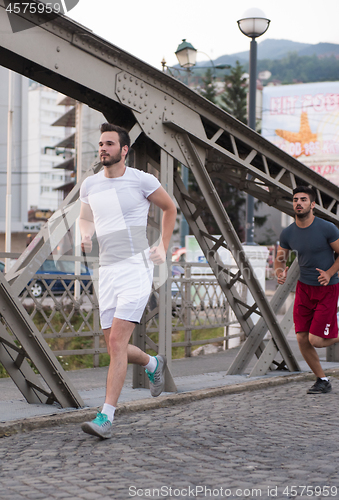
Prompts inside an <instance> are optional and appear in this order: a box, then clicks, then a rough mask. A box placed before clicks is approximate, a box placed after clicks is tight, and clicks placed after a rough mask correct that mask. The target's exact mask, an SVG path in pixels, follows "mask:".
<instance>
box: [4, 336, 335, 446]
mask: <svg viewBox="0 0 339 500" xmlns="http://www.w3.org/2000/svg"><path fill="white" fill-rule="evenodd" d="M288 340H289V343H290V346H291V348H292V351H293V353H294V355H295V357H296V359H297V361H298V362H299V365H300V368H301V370H302V372H301V373H300V372H296V373H291V372H288V371H275V372H270V373H268V374H267V375H264V376H261V377H251V378H250V377H248V375H247V374H243V375H231V376H230V375H226V373H227V370H228V368H229V366H230V364H231V362H232V361H233V359H234V357H235V356H236V354H237V352H238V349H239V348H234V349H230V350H228V351H222V352H219V353H216V354H209V355H204V356H196V357H191V358H185V359H179V360H174V361H173V362H172V375H173V378H174V382H175V384H176V387H177V390H178V392H177V393H163V394H162V395H161V396H160V397H159V398H151V397H150V392H149V390H148V389H132V366H130V365H129V367H128V372H127V377H126V381H125V385H124V388H123V391H122V394H121V397H120V399H119V404H118V410H117V413H123V412H124V413H125V412H128V411H140V410H145V409H148V408H156V407H164V406H171V405H174V404H178V403H180V402H184V401H192V400H195V399H202V398H206V397H212V396H216V395H223V394H226V393H234V392H242V391H244V390H245V391H246V390H254V389H256V388H263V387H269V386H272V385H281V384H284V383H287V382H289V381H291V380H305V379H309V380H310V381H311V380H313V379H314V376H313V374H311V373H310V370H309V368H308V366H307V365H306V363H305V362H304V361H303V359H302V357H301V355H300V352H299V348H298V345H297V341H296V339H295V336H294V332H291V333H290V334H289V335H288ZM319 356H320V358H321V361H322V365H323V367H324V369H325V370H327V371H330V372H333V373H335V372H338V373H339V363H334V362H331V363H329V362H326V361H325V359H326V350H325V349H319ZM254 362H255V360H254V359H252V362H251V365H252V366H253V364H254ZM249 369H250V367H249V368H248V370H247V371H249ZM107 370H108V367H104V368H93V369H85V370H77V371H72V372H68V375H69V377H70V379H71V381H72V383H73V385H74V387H75V388H76V389H77V390H78V391H79V393H80V395H81V397H82V398H83V400H84V402H85V405H86V407H85V408H84V409H74V408H62V409H60V408H58V407H57V406H56V405H37V404H28V403H27V402H26V400H25V399H24V397H23V395H22V394H21V392H20V391H19V390H18V389H17V388H16V386H15V384H14V382H13V381H12V380H11V379H10V378H8V379H0V437H1V436H4V435H8V434H12V433H13V432H18V431H23V430H29V429H32V428H37V427H45V426H48V425H57V424H58V423H62V422H80V421H83V420H84V419H87V418H91V416H92V415H93V414H94V413H95V412H96V411H97V409H98V407H100V406H101V405H102V404H103V402H104V397H105V384H106V376H107ZM52 416H53V418H52Z"/></svg>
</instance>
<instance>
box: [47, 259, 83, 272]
mask: <svg viewBox="0 0 339 500" xmlns="http://www.w3.org/2000/svg"><path fill="white" fill-rule="evenodd" d="M74 269H75V264H74V262H71V261H68V260H57V261H54V260H46V261H45V262H44V263H43V265H42V267H41V270H42V271H44V272H45V273H58V272H59V273H67V274H74ZM88 273H89V271H88V270H87V268H86V266H84V264H81V274H88Z"/></svg>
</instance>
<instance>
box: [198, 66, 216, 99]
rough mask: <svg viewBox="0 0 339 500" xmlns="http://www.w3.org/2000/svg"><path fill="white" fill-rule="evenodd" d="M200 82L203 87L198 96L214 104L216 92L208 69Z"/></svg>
mask: <svg viewBox="0 0 339 500" xmlns="http://www.w3.org/2000/svg"><path fill="white" fill-rule="evenodd" d="M202 81H203V85H202V87H201V89H200V94H201V95H202V96H203V97H205V99H208V100H209V101H211V102H213V103H214V104H215V98H216V95H217V92H216V89H215V85H214V79H213V73H212V70H211V69H210V68H208V70H207V71H206V73H205V78H203V79H202Z"/></svg>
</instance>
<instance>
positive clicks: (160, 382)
mask: <svg viewBox="0 0 339 500" xmlns="http://www.w3.org/2000/svg"><path fill="white" fill-rule="evenodd" d="M155 359H156V360H157V367H156V369H155V371H154V372H152V373H151V372H149V371H148V370H145V371H146V373H147V376H148V378H149V388H150V391H151V395H152V396H153V397H154V398H156V397H158V396H160V394H161V393H162V391H163V390H164V388H165V375H164V373H165V368H166V364H167V360H166V358H165V356H161V355H158V356H155Z"/></svg>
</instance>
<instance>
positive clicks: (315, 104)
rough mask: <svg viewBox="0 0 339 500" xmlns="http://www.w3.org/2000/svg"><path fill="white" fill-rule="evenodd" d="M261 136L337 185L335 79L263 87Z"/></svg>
mask: <svg viewBox="0 0 339 500" xmlns="http://www.w3.org/2000/svg"><path fill="white" fill-rule="evenodd" d="M262 135H263V137H265V138H266V139H268V140H269V141H270V142H272V143H273V144H275V145H276V146H278V147H279V148H280V149H283V150H284V151H286V152H287V153H289V154H290V155H291V156H294V157H295V158H297V159H298V160H299V161H301V162H302V163H304V164H305V165H307V166H308V167H310V168H312V169H313V170H315V171H316V172H317V173H319V174H321V175H323V176H324V177H326V179H328V180H329V181H331V182H333V183H334V184H336V185H337V186H339V81H338V82H318V83H303V84H296V85H279V86H268V87H264V89H263V112H262Z"/></svg>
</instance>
